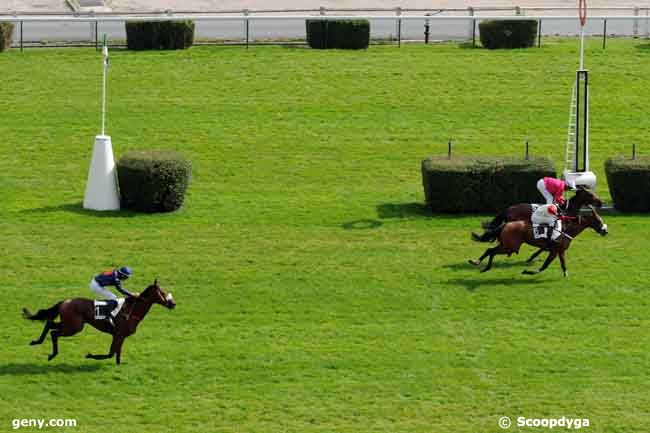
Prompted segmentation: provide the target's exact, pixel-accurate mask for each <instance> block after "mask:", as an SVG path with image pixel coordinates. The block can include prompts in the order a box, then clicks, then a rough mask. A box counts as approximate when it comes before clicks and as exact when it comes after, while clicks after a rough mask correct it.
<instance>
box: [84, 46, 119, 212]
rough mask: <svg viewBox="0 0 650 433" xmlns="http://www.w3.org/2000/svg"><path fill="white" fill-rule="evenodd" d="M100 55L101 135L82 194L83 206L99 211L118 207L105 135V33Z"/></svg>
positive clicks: (108, 140)
mask: <svg viewBox="0 0 650 433" xmlns="http://www.w3.org/2000/svg"><path fill="white" fill-rule="evenodd" d="M102 57H103V68H104V70H103V76H102V132H101V135H98V136H96V137H95V146H94V147H93V156H92V160H91V162H90V168H89V170H88V182H87V183H86V193H85V194H84V208H85V209H92V210H100V211H103V210H119V209H120V198H119V195H118V192H117V176H116V170H115V160H114V158H113V146H112V143H111V137H110V136H108V135H106V97H107V96H106V85H107V80H108V69H109V62H110V60H109V57H108V38H107V37H106V35H104V46H103V48H102Z"/></svg>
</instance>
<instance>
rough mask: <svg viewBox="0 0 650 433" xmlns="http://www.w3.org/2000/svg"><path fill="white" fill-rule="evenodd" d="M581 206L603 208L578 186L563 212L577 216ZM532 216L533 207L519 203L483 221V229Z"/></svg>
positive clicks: (541, 249) (591, 193) (494, 228)
mask: <svg viewBox="0 0 650 433" xmlns="http://www.w3.org/2000/svg"><path fill="white" fill-rule="evenodd" d="M583 206H596V207H597V208H601V207H602V206H603V202H602V200H601V199H600V198H599V197H598V196H597V195H596V193H594V192H593V191H591V190H590V189H588V188H586V187H584V186H582V185H580V186H578V189H577V191H576V193H575V195H574V196H573V197H571V198H570V199H569V202H568V204H567V207H566V211H565V212H564V213H565V214H566V215H568V216H577V215H578V213H579V212H580V209H581V208H582V207H583ZM532 215H533V206H532V205H531V204H530V203H519V204H515V205H512V206H510V207H509V208H508V209H506V210H504V211H503V212H501V213H499V214H498V215H497V216H496V217H494V218H493V219H492V221H484V222H483V228H484V229H485V230H487V231H488V232H489V231H491V230H496V229H497V228H499V226H501V224H504V223H506V222H511V221H530V218H531V217H532ZM545 250H547V248H546V247H544V248H540V249H539V250H537V251H536V252H535V253H533V255H532V256H530V257H529V258H528V260H526V263H530V262H532V261H533V260H535V258H536V257H537V256H539V255H540V254H541V253H542V252H544V251H545Z"/></svg>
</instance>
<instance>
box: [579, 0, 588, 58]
mask: <svg viewBox="0 0 650 433" xmlns="http://www.w3.org/2000/svg"><path fill="white" fill-rule="evenodd" d="M578 17H579V18H580V70H581V71H583V70H584V66H585V23H586V22H587V0H579V2H578Z"/></svg>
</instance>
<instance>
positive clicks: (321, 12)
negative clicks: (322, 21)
mask: <svg viewBox="0 0 650 433" xmlns="http://www.w3.org/2000/svg"><path fill="white" fill-rule="evenodd" d="M320 14H321V15H325V6H321V7H320Z"/></svg>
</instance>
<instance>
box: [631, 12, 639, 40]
mask: <svg viewBox="0 0 650 433" xmlns="http://www.w3.org/2000/svg"><path fill="white" fill-rule="evenodd" d="M634 16H635V17H638V16H639V7H638V6H634ZM632 33H633V35H634V37H635V38H638V37H639V20H638V19H636V20H634V27H633V30H632Z"/></svg>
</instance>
